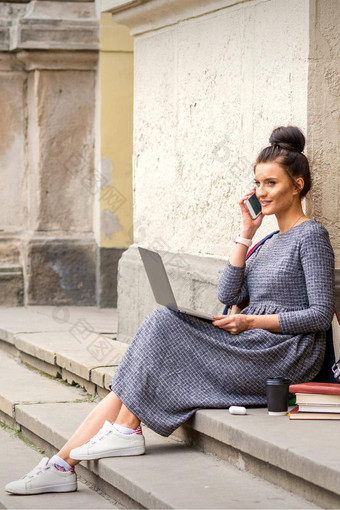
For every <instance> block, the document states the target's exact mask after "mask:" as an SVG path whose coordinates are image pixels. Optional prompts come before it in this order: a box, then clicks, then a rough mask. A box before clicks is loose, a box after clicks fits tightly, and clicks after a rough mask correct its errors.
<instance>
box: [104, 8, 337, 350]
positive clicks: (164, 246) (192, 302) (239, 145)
mask: <svg viewBox="0 0 340 510" xmlns="http://www.w3.org/2000/svg"><path fill="white" fill-rule="evenodd" d="M315 1H316V0H302V1H299V2H297V1H296V0H270V1H261V0H252V1H248V2H240V1H237V0H235V1H231V0H225V1H223V0H208V1H207V2H204V4H203V3H202V2H197V1H195V0H183V1H182V2H179V1H176V0H172V1H170V2H167V3H166V2H163V1H162V0H151V1H149V2H141V4H140V5H136V6H134V7H131V5H128V2H124V1H119V2H118V4H119V5H117V2H112V1H111V0H104V2H103V5H104V8H106V9H108V10H111V11H112V12H113V13H114V14H113V18H114V20H115V21H117V22H119V23H122V24H126V25H127V26H129V27H130V30H131V33H132V34H133V35H134V37H135V108H134V211H135V219H134V234H135V238H134V242H135V244H134V245H133V246H131V247H130V248H129V249H128V250H127V252H125V253H124V254H123V256H122V259H121V263H120V278H119V282H118V292H119V300H118V313H119V338H120V340H122V341H129V340H130V339H131V337H132V336H133V334H134V332H135V330H136V328H137V327H138V325H139V324H140V323H141V321H142V320H143V318H144V317H145V315H146V314H147V313H148V312H149V311H151V309H152V308H154V307H155V306H156V304H155V302H154V299H153V296H152V294H151V292H150V288H149V285H148V282H147V280H146V279H145V274H144V269H143V267H142V265H141V263H140V260H139V255H138V252H137V249H136V245H137V244H142V245H143V246H146V247H152V248H154V249H156V250H158V251H160V252H161V253H162V255H163V257H164V260H165V264H166V267H167V268H168V270H169V274H170V278H171V281H172V284H173V286H174V288H175V294H176V297H177V298H178V301H179V302H180V304H182V305H183V306H191V307H196V308H197V309H199V310H204V311H206V312H216V311H218V310H221V308H222V307H221V304H220V303H218V301H217V298H216V286H217V282H218V278H219V271H220V270H221V269H222V268H223V266H224V264H225V258H226V257H227V256H228V255H229V254H230V251H231V249H232V246H233V243H234V238H235V235H236V234H237V232H238V230H239V229H240V227H241V216H240V212H239V206H238V200H239V198H240V197H241V196H242V194H243V193H244V192H245V191H246V190H247V189H248V187H249V185H250V183H251V181H252V178H253V169H252V167H253V162H254V159H255V158H256V155H257V153H258V152H259V150H260V149H261V148H262V147H264V146H266V145H267V144H268V137H269V135H270V133H271V131H272V129H273V128H274V127H275V126H277V125H282V124H283V125H287V124H295V125H298V126H300V127H301V128H302V130H304V131H305V133H306V134H307V137H308V139H307V143H308V145H307V152H308V154H309V155H310V156H311V155H312V154H313V155H314V156H315V155H316V154H317V153H318V150H319V147H320V139H321V137H322V136H324V135H323V134H322V133H320V132H315V133H316V137H311V138H310V139H309V134H310V132H309V130H310V124H311V123H312V117H311V101H312V99H311V96H312V95H313V94H314V95H315V96H317V95H318V87H319V86H320V84H319V85H316V88H314V89H313V87H312V85H311V80H312V74H311V71H310V69H309V66H310V55H311V41H312V35H311V33H312V32H313V30H314V28H313V24H314V23H315V16H316V15H315V14H314V11H313V9H314V4H315ZM113 3H114V5H113ZM326 4H327V2H325V3H324V4H323V5H321V3H319V4H318V5H319V9H321V10H327V5H326ZM331 4H332V6H333V7H332V9H333V11H334V10H338V8H336V7H335V3H333V2H331ZM337 5H339V4H337ZM118 7H119V9H120V10H119V12H118ZM115 9H116V12H114V11H115ZM314 10H315V9H314ZM329 15H331V16H333V18H335V12H333V13H330V14H329V13H328V14H327V16H326V18H327V17H328V16H329ZM319 17H320V14H319ZM321 17H322V16H321ZM323 23H325V22H323ZM327 23H328V25H327V26H328V29H327V30H328V32H327V34H328V35H327V37H329V38H331V39H332V40H334V43H333V44H335V40H336V37H335V31H334V29H332V26H331V24H330V23H329V21H328V22H327ZM323 58H324V57H323ZM326 58H327V59H328V60H330V59H329V55H328V56H327V57H326ZM332 58H333V57H332ZM325 65H327V66H329V63H328V64H325ZM332 65H334V64H332ZM317 73H319V76H320V79H321V75H322V73H323V69H318V70H317ZM333 81H334V80H333ZM318 101H319V102H320V103H321V102H322V99H321V98H320V97H318ZM327 101H328V100H327ZM327 104H329V103H327ZM323 108H327V106H326V105H324V106H323ZM332 115H333V116H334V115H335V113H333V114H332ZM328 129H329V125H327V127H326V126H325V132H326V131H328ZM329 157H330V160H331V161H332V164H333V166H334V164H335V161H336V160H335V157H334V153H333V155H332V156H331V154H330V155H329ZM307 205H308V204H307ZM308 207H309V210H310V207H311V206H310V205H308ZM315 216H316V218H317V219H318V217H317V215H315ZM319 218H320V219H321V216H319ZM329 225H330V224H329ZM276 227H277V224H276V220H275V218H274V217H266V218H265V219H264V221H263V224H262V226H261V228H260V229H259V230H258V232H257V234H256V237H255V239H254V241H255V242H256V241H257V240H259V239H260V238H262V237H263V236H264V235H265V234H267V233H269V232H271V231H272V230H274V229H276ZM330 227H331V225H330ZM330 233H331V235H335V236H336V235H337V234H336V233H335V231H334V230H332V228H330ZM333 242H334V241H333Z"/></svg>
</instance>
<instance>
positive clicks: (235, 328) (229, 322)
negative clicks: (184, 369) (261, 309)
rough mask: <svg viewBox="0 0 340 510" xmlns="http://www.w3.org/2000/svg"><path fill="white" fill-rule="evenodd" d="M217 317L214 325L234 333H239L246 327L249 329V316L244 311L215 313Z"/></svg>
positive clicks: (214, 316)
mask: <svg viewBox="0 0 340 510" xmlns="http://www.w3.org/2000/svg"><path fill="white" fill-rule="evenodd" d="M213 318H214V319H216V320H215V321H213V323H212V324H213V325H214V326H217V327H218V328H221V329H225V330H226V331H229V333H231V334H232V335H237V334H238V333H241V332H242V331H245V330H246V329H249V322H248V317H247V315H245V314H242V313H235V314H232V315H213Z"/></svg>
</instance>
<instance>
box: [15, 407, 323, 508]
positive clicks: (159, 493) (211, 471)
mask: <svg viewBox="0 0 340 510" xmlns="http://www.w3.org/2000/svg"><path fill="white" fill-rule="evenodd" d="M93 407H94V405H93V404H90V403H88V404H77V405H69V404H57V405H56V404H55V405H53V404H42V405H39V406H37V405H29V406H25V405H21V406H19V407H18V410H17V420H18V423H20V425H21V426H22V427H23V428H24V429H28V430H30V431H31V432H32V433H33V434H34V435H35V437H36V438H37V440H38V438H40V440H42V441H44V442H45V443H49V444H52V445H53V446H54V447H55V448H60V447H61V446H62V445H63V444H64V443H65V441H66V440H67V439H68V437H70V435H71V434H72V432H73V431H74V430H75V429H76V428H77V427H78V425H79V423H80V422H81V421H82V419H84V418H85V417H86V416H87V415H88V413H89V412H90V410H91V409H92V408H93ZM64 416H67V417H68V420H65V419H64ZM144 434H145V436H146V444H147V451H146V455H143V456H136V457H133V458H128V457H119V458H113V459H101V460H99V461H90V462H82V463H81V465H80V466H79V468H77V469H81V468H83V469H82V471H81V473H82V474H83V473H84V472H85V469H86V470H87V471H88V472H91V473H94V474H95V475H97V476H98V477H99V478H100V479H102V480H104V481H105V482H106V483H108V484H112V485H113V486H114V487H116V488H117V489H118V490H119V491H121V492H122V493H123V494H127V495H128V496H129V497H130V498H131V499H132V500H134V501H136V502H137V503H138V504H139V505H141V506H143V507H145V508H261V509H264V508H315V506H314V505H311V504H310V503H307V502H306V501H305V500H303V499H302V498H299V497H297V496H294V495H292V494H290V493H288V492H286V491H284V490H282V489H280V488H279V487H275V486H273V485H271V484H269V483H268V482H264V481H263V480H260V479H258V478H255V477H253V476H252V475H249V474H248V473H245V472H241V471H240V470H238V469H236V468H234V467H232V466H230V465H228V464H227V463H225V462H223V461H221V460H219V459H217V458H216V457H214V456H210V455H205V454H203V453H201V452H198V451H195V450H192V449H190V448H187V447H186V446H185V445H183V444H181V443H179V442H178V441H174V440H172V439H171V438H162V437H160V436H158V435H157V434H155V433H153V432H152V431H150V430H149V429H147V428H146V427H144ZM84 468H85V469H84ZM83 476H84V475H83ZM133 508H136V507H135V506H134V507H133Z"/></svg>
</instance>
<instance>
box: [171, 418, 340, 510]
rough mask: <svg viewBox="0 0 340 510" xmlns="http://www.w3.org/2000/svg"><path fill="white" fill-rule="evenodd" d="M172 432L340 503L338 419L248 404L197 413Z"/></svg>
mask: <svg viewBox="0 0 340 510" xmlns="http://www.w3.org/2000/svg"><path fill="white" fill-rule="evenodd" d="M175 434H176V436H177V437H179V438H181V439H182V440H184V441H185V442H186V443H187V444H190V445H195V446H198V447H199V448H201V449H202V450H204V451H205V452H209V453H212V454H215V455H217V456H218V457H219V458H221V459H224V460H226V461H228V462H229V463H230V464H232V465H235V466H237V467H239V468H241V469H244V470H246V471H249V472H251V473H254V474H256V475H257V476H260V477H261V478H263V479H265V480H267V481H269V482H271V483H275V484H277V485H279V486H281V487H283V488H285V489H287V490H291V491H293V492H294V493H295V494H299V495H300V496H302V497H305V498H307V499H309V500H310V501H311V502H314V503H316V504H318V505H320V506H322V507H324V508H340V484H339V480H340V459H339V455H338V451H337V448H336V439H335V438H337V437H338V434H339V424H338V422H337V421H332V420H329V421H325V420H308V421H305V420H301V421H295V420H294V421H292V420H289V418H288V416H269V415H268V413H267V410H266V409H263V408H262V409H247V414H246V415H244V416H237V415H231V414H230V413H229V412H228V411H227V410H224V409H202V410H199V411H197V412H196V414H195V416H194V417H193V418H191V419H190V420H189V421H188V422H187V423H186V424H184V426H182V427H180V428H179V429H177V431H176V432H175Z"/></svg>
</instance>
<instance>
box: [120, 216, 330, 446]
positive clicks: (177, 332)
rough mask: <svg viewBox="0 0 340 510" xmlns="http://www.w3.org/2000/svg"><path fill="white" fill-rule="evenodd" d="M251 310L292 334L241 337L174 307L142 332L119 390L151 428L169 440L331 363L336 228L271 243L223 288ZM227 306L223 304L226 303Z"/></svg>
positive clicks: (295, 233)
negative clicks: (199, 415) (205, 411)
mask: <svg viewBox="0 0 340 510" xmlns="http://www.w3.org/2000/svg"><path fill="white" fill-rule="evenodd" d="M218 298H219V300H220V301H221V302H222V303H225V304H238V303H241V302H242V301H244V300H245V299H249V305H248V306H247V307H246V308H244V309H243V310H242V311H241V313H243V314H250V315H261V314H278V317H279V323H280V326H281V330H282V332H280V333H273V332H270V331H267V330H265V329H251V330H246V331H243V332H241V333H239V334H237V335H232V334H231V333H229V332H228V331H225V330H223V329H220V328H218V327H217V326H214V325H213V324H211V323H209V322H206V321H204V320H201V319H199V318H196V317H191V316H187V315H185V314H183V313H180V312H174V311H171V310H169V309H167V308H158V309H156V310H154V311H153V312H152V313H151V314H150V315H149V316H148V317H147V318H146V319H145V320H144V321H143V323H142V324H141V326H140V327H139V329H138V330H137V332H136V334H135V336H134V338H133V340H132V342H131V344H130V345H129V348H128V349H127V351H126V354H125V356H124V358H123V360H122V361H121V363H120V365H119V367H118V370H117V372H116V373H115V374H114V376H113V378H112V380H111V383H110V388H111V390H112V391H114V392H115V393H116V394H117V395H118V397H119V398H120V399H121V401H122V402H123V403H124V404H125V405H126V407H127V408H128V409H130V410H131V411H132V412H133V413H134V414H135V415H136V416H137V417H138V418H139V419H140V420H141V421H142V422H143V423H145V424H146V425H147V426H149V427H150V428H151V429H152V430H154V431H155V432H157V433H159V434H161V435H163V436H168V435H170V434H171V433H172V432H173V431H174V430H175V429H176V428H177V427H178V426H180V425H181V424H182V423H183V422H185V421H186V420H188V419H189V418H190V417H191V416H192V414H194V413H195V412H196V411H197V410H198V409H202V408H227V407H229V406H231V405H244V406H261V405H262V406H263V405H266V396H265V391H266V390H265V381H266V379H267V378H268V377H276V376H285V377H288V378H289V379H290V380H291V382H292V383H299V382H304V381H310V380H312V379H313V378H314V377H315V376H316V375H317V374H318V372H319V370H320V368H321V366H322V363H323V358H324V352H325V343H326V333H325V332H326V331H327V329H328V328H329V326H330V324H331V321H332V317H333V313H334V252H333V249H332V246H331V244H330V240H329V235H328V231H327V230H326V228H325V227H323V226H322V225H321V224H320V223H318V222H317V221H315V220H308V221H305V222H303V223H300V224H299V225H297V226H295V227H293V228H291V229H290V230H288V231H287V232H284V233H282V234H279V233H276V234H274V235H273V236H272V237H271V238H270V239H268V240H267V241H266V242H265V243H264V244H263V245H262V246H260V247H259V248H258V249H257V250H256V252H255V253H254V254H253V255H252V256H251V257H250V258H249V259H248V260H247V261H246V264H245V266H243V267H236V266H233V265H231V264H230V262H229V261H228V262H227V263H226V266H225V269H224V271H223V274H222V276H221V279H220V281H219V285H218ZM221 308H222V307H221Z"/></svg>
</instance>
